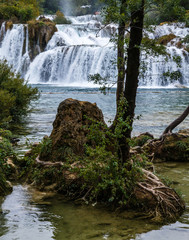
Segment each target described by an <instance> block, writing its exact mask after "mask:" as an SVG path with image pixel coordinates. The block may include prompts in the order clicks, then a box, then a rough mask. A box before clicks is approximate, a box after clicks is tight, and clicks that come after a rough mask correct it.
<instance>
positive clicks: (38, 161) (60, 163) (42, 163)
mask: <svg viewBox="0 0 189 240" xmlns="http://www.w3.org/2000/svg"><path fill="white" fill-rule="evenodd" d="M35 161H36V163H37V164H40V165H43V166H46V167H51V166H54V167H57V166H63V165H64V164H63V163H62V162H50V161H48V162H45V161H41V160H40V159H39V155H38V156H37V157H36V159H35Z"/></svg>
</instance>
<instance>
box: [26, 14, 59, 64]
mask: <svg viewBox="0 0 189 240" xmlns="http://www.w3.org/2000/svg"><path fill="white" fill-rule="evenodd" d="M28 31H29V45H30V58H31V60H33V59H34V58H35V57H36V56H37V55H38V54H39V53H40V52H43V51H44V50H45V48H46V46H47V44H48V42H49V40H50V39H51V38H52V36H53V34H54V33H55V32H56V31H57V28H56V25H55V23H53V22H52V21H51V20H49V19H46V18H40V19H39V20H34V21H33V20H32V21H29V22H28Z"/></svg>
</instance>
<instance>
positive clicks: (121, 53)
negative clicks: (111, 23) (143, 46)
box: [116, 0, 126, 115]
mask: <svg viewBox="0 0 189 240" xmlns="http://www.w3.org/2000/svg"><path fill="white" fill-rule="evenodd" d="M125 9H126V0H122V1H121V8H120V20H119V27H118V43H117V69H118V78H117V92H116V103H117V110H118V106H119V101H120V97H121V95H122V94H123V89H124V81H125V50H124V42H125V41H124V40H125ZM116 115H117V114H116Z"/></svg>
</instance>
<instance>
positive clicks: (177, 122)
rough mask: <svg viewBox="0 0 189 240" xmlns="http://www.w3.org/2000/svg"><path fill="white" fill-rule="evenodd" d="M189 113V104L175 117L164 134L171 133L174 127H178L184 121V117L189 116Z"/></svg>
mask: <svg viewBox="0 0 189 240" xmlns="http://www.w3.org/2000/svg"><path fill="white" fill-rule="evenodd" d="M188 114H189V106H188V107H187V108H186V109H185V111H184V112H183V113H182V114H181V115H180V116H179V117H178V118H177V119H175V120H174V121H173V122H172V123H171V124H169V126H168V127H167V128H166V129H165V131H164V132H163V135H164V134H166V133H171V132H172V130H173V129H174V128H176V127H177V126H178V125H179V124H180V123H181V122H182V121H184V119H185V118H186V117H187V116H188ZM163 135H162V136H163Z"/></svg>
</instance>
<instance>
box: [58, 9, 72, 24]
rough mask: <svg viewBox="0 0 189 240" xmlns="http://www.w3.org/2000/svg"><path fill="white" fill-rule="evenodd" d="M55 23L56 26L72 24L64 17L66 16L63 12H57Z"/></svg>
mask: <svg viewBox="0 0 189 240" xmlns="http://www.w3.org/2000/svg"><path fill="white" fill-rule="evenodd" d="M54 22H55V23H56V24H70V23H71V21H69V20H67V19H66V18H65V16H64V14H63V13H62V12H61V11H59V10H58V11H57V12H56V17H55V19H54Z"/></svg>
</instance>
